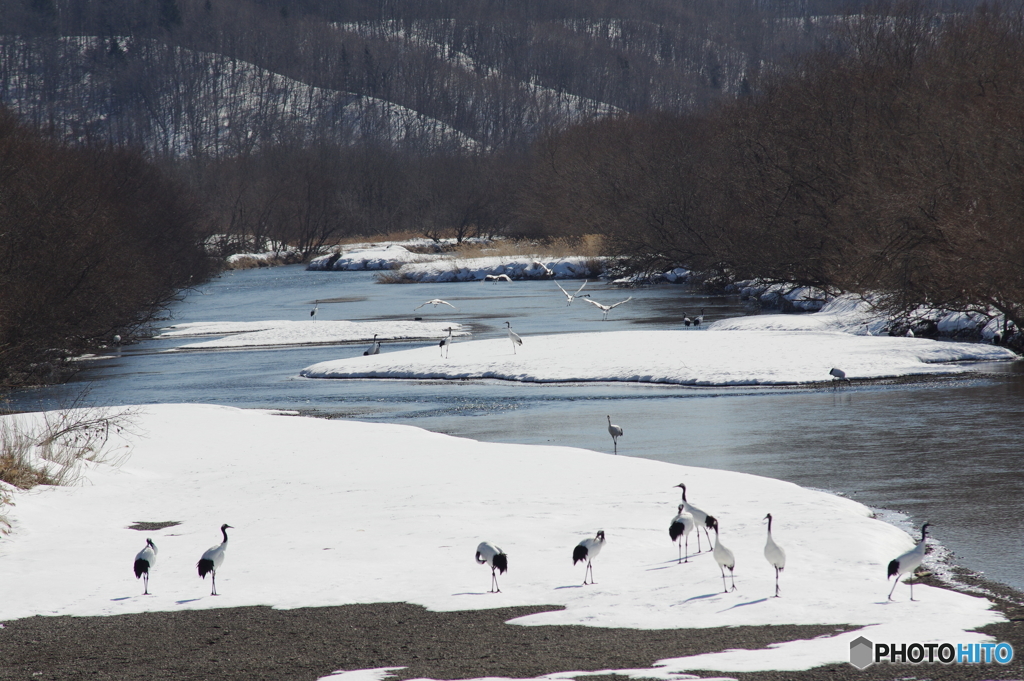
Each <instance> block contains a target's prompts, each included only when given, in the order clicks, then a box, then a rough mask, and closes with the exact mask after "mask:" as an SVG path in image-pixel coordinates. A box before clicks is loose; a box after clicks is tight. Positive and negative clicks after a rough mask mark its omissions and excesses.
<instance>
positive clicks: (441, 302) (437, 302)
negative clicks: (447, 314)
mask: <svg viewBox="0 0 1024 681" xmlns="http://www.w3.org/2000/svg"><path fill="white" fill-rule="evenodd" d="M427 305H433V306H434V307H437V306H438V305H447V306H448V307H450V308H452V309H453V310H458V309H459V308H457V307H455V306H454V305H452V304H451V303H449V302H448V301H447V300H441V299H440V298H434V299H433V300H428V301H427V302H425V303H423V304H422V305H417V306H416V307H414V308H413V309H412V310H413V312H415V311H416V310H418V309H420V308H421V307H426V306H427Z"/></svg>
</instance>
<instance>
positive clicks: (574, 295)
mask: <svg viewBox="0 0 1024 681" xmlns="http://www.w3.org/2000/svg"><path fill="white" fill-rule="evenodd" d="M586 285H587V280H586V279H584V280H583V283H582V284H581V285H580V287H579V288H578V289H576V292H575V293H569V292H568V291H566V290H565V289H564V288H562V285H561V284H559V283H558V282H557V281H556V282H555V286H557V287H558V288H560V289H562V293H564V294H565V298H566V300H567V301H568V302H567V303H566V304H565V306H566V307H569V306H570V305H572V301H574V300H576V298H583V297H587V298H589V297H590V294H587V295H586V296H581V295H580V291H582V290H583V287H584V286H586Z"/></svg>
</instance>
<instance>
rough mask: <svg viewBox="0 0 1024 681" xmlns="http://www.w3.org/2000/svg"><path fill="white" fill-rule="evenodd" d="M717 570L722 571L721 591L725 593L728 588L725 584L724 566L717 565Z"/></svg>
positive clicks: (727, 591)
mask: <svg viewBox="0 0 1024 681" xmlns="http://www.w3.org/2000/svg"><path fill="white" fill-rule="evenodd" d="M718 570H719V572H721V573H722V593H724V594H727V593H729V589H728V588H727V587H726V586H725V568H724V567H722V566H721V565H719V566H718Z"/></svg>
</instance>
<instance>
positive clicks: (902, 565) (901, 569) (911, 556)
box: [889, 523, 931, 601]
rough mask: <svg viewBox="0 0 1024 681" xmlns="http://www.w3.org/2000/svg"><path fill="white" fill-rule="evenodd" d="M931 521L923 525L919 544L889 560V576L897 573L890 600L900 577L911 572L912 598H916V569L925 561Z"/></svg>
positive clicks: (890, 592)
mask: <svg viewBox="0 0 1024 681" xmlns="http://www.w3.org/2000/svg"><path fill="white" fill-rule="evenodd" d="M929 525H931V523H925V524H924V525H922V526H921V541H919V542H917V546H915V547H914V548H912V549H910V550H909V551H907V552H906V553H904V554H903V555H902V556H900V557H899V558H893V559H892V560H891V561H890V562H889V577H892V576H893V575H896V581H895V582H893V584H892V589H890V590H889V600H890V601H891V600H892V593H893V591H895V590H896V585H897V584H899V583H900V577H902V576H903V575H905V574H907V573H910V579H909V580H907V581H908V582H909V583H910V600H914V570H916V569H917V568H918V567H920V565H921V563H922V562H923V561H924V540H925V537H927V536H928V526H929Z"/></svg>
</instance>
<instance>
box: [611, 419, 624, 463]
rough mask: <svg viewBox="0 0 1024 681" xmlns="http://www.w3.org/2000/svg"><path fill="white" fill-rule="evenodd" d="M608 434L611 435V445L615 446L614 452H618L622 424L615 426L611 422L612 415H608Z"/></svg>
mask: <svg viewBox="0 0 1024 681" xmlns="http://www.w3.org/2000/svg"><path fill="white" fill-rule="evenodd" d="M608 434H609V435H611V436H612V446H613V447H614V448H615V453H616V454H618V453H619V438H620V437H622V426H617V425H615V424H614V423H612V417H611V415H610V414H609V415H608Z"/></svg>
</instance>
